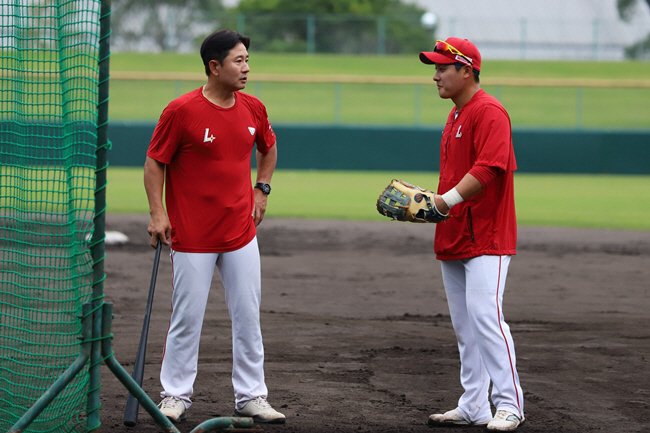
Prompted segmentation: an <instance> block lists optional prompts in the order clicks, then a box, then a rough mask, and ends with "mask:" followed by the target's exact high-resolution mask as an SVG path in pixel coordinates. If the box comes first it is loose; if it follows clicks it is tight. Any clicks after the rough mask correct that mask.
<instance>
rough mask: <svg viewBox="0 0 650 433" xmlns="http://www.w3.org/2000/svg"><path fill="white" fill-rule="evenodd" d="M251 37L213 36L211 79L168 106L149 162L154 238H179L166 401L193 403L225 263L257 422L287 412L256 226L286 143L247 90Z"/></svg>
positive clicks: (244, 412) (207, 57) (169, 408)
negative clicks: (268, 325)
mask: <svg viewBox="0 0 650 433" xmlns="http://www.w3.org/2000/svg"><path fill="white" fill-rule="evenodd" d="M249 45H250V40H249V38H247V37H245V36H242V35H240V34H238V33H236V32H232V31H227V30H222V31H217V32H214V33H213V34H211V35H210V36H208V37H207V38H206V39H205V40H204V41H203V44H202V45H201V58H202V59H203V64H204V66H205V73H206V75H207V76H208V79H207V83H206V84H205V85H204V86H202V87H200V88H198V89H196V90H194V91H192V92H190V93H187V94H185V95H183V96H181V97H179V98H177V99H175V100H173V101H172V102H171V103H170V104H169V105H168V106H167V107H166V108H165V110H164V111H163V113H162V115H161V116H160V120H159V121H158V124H157V125H156V129H155V131H154V133H153V136H152V138H151V143H150V144H149V150H148V152H147V158H146V162H145V166H144V183H145V189H146V192H147V198H148V200H149V209H150V214H151V221H150V223H149V227H148V232H149V234H150V235H151V245H152V246H155V245H156V242H157V241H158V240H160V241H161V242H162V243H163V244H165V245H169V246H170V248H171V260H172V268H173V294H172V314H171V318H170V324H169V330H168V332H167V338H166V341H165V348H164V353H163V361H162V367H161V371H160V382H161V385H162V388H163V391H162V392H161V393H160V396H161V398H162V399H163V400H162V402H161V403H160V408H161V411H162V412H163V413H164V414H165V415H166V416H167V417H168V418H170V419H171V420H172V421H180V420H182V419H184V418H185V411H186V409H188V408H189V407H190V405H191V404H192V402H191V399H190V398H191V396H192V394H193V385H194V380H195V378H196V372H197V366H198V351H199V339H200V336H201V327H202V325H203V317H204V314H205V307H206V304H207V299H208V293H209V291H210V284H211V282H212V277H213V274H214V268H215V265H216V267H217V268H218V270H219V274H220V277H221V281H222V283H223V286H224V289H225V294H226V296H225V298H226V303H227V305H228V311H229V313H230V318H231V320H232V344H233V370H232V383H233V388H234V392H235V414H236V415H238V416H247V417H252V418H253V419H254V420H255V421H257V422H269V423H284V421H285V416H284V415H283V414H281V413H279V412H277V411H275V410H274V409H273V408H272V407H271V405H270V404H269V403H268V402H267V400H266V398H267V395H268V391H267V388H266V384H265V382H264V348H263V345H262V333H261V329H260V300H261V276H260V256H259V249H258V245H257V235H256V233H257V232H256V226H257V225H258V224H259V223H260V222H261V221H262V219H263V217H264V212H265V210H266V204H267V196H268V194H269V193H270V192H271V186H270V182H271V176H272V175H273V171H274V170H275V164H276V161H277V147H276V145H275V144H276V143H275V141H276V138H275V133H274V132H273V128H272V127H271V124H270V123H269V120H268V117H267V114H266V108H265V107H264V105H263V104H262V102H260V101H259V100H258V99H257V98H255V97H253V96H250V95H248V94H245V93H242V92H240V90H242V89H244V87H245V86H246V81H247V79H248V72H249V71H250V68H249V67H248V47H249ZM253 146H255V147H256V159H257V183H256V184H255V187H254V188H253V187H252V186H251V167H250V160H251V153H252V151H253ZM163 189H164V191H165V202H166V206H167V211H165V207H164V205H163V200H162V194H163Z"/></svg>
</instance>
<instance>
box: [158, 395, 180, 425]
mask: <svg viewBox="0 0 650 433" xmlns="http://www.w3.org/2000/svg"><path fill="white" fill-rule="evenodd" d="M158 407H159V408H160V411H161V412H162V413H163V415H165V416H166V417H167V418H169V420H170V421H172V422H178V421H183V420H184V419H185V403H183V400H181V399H180V398H178V397H165V398H164V399H163V401H161V402H160V404H159V405H158Z"/></svg>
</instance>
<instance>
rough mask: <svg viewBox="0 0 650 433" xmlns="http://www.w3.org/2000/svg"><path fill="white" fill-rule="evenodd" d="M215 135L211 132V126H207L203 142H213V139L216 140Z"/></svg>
mask: <svg viewBox="0 0 650 433" xmlns="http://www.w3.org/2000/svg"><path fill="white" fill-rule="evenodd" d="M214 138H215V137H214V135H211V134H210V128H205V135H204V136H203V142H204V143H207V142H208V141H209V142H210V143H212V140H214Z"/></svg>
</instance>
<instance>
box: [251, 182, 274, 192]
mask: <svg viewBox="0 0 650 433" xmlns="http://www.w3.org/2000/svg"><path fill="white" fill-rule="evenodd" d="M255 188H259V189H260V190H262V192H263V193H264V194H266V195H269V194H271V185H269V184H268V183H266V182H257V183H256V184H255Z"/></svg>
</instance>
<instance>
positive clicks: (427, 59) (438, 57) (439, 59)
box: [420, 52, 458, 65]
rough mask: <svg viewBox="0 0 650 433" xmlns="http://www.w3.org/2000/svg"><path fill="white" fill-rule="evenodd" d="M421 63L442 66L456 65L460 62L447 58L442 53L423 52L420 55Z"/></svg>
mask: <svg viewBox="0 0 650 433" xmlns="http://www.w3.org/2000/svg"><path fill="white" fill-rule="evenodd" d="M420 61H421V62H422V63H426V64H427V65H435V64H436V63H438V64H441V65H450V64H452V63H456V62H457V61H458V60H456V59H452V58H450V57H447V56H445V55H444V54H442V53H437V52H422V53H420Z"/></svg>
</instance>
